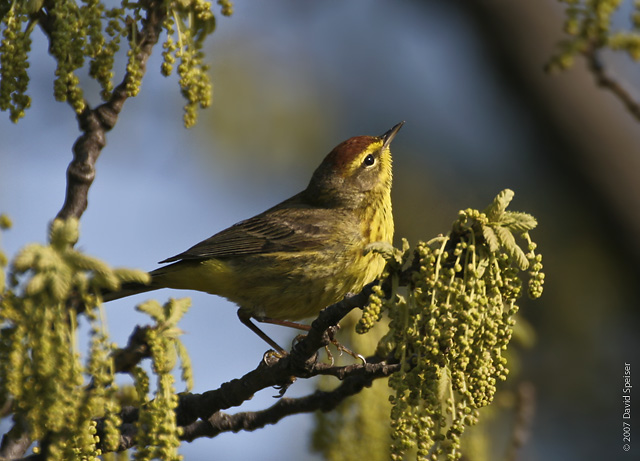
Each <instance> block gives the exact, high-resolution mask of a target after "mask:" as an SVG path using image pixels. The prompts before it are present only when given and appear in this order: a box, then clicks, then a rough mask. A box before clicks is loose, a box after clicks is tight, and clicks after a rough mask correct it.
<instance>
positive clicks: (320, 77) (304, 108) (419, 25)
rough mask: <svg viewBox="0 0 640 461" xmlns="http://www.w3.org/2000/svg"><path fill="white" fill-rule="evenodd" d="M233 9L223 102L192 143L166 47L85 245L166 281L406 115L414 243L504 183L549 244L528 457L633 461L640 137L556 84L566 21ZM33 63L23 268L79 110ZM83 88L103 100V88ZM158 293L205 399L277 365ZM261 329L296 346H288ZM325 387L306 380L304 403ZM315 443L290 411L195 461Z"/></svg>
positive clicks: (17, 194) (473, 12)
mask: <svg viewBox="0 0 640 461" xmlns="http://www.w3.org/2000/svg"><path fill="white" fill-rule="evenodd" d="M631 3H632V2H630V1H627V2H626V4H625V5H627V4H628V5H631ZM234 5H235V6H234V15H233V16H232V17H231V18H224V17H221V16H219V19H218V30H217V31H216V32H215V33H214V34H213V36H212V38H211V39H210V40H209V44H210V46H209V48H208V50H207V52H208V59H209V62H210V63H211V73H212V79H213V83H214V99H213V106H212V107H211V108H210V109H208V110H207V111H205V112H203V113H201V116H200V121H199V123H198V125H197V126H196V127H195V128H193V129H192V130H189V131H187V130H185V129H184V128H183V127H182V110H181V107H182V104H183V102H182V100H181V97H180V95H179V91H178V86H177V81H176V78H175V76H174V77H171V78H169V79H165V78H163V77H161V76H160V74H159V72H158V70H159V67H160V59H159V50H158V49H156V50H155V51H156V54H155V55H154V56H153V57H152V59H151V61H150V63H149V72H148V74H147V76H146V77H145V79H144V81H143V86H142V91H141V93H140V96H139V97H137V98H135V99H131V100H129V101H127V102H126V104H125V106H124V110H123V112H122V115H121V116H120V119H119V122H118V124H117V126H116V128H115V129H114V130H113V131H112V132H110V133H109V134H108V138H107V140H108V144H107V147H106V148H105V149H104V151H103V153H102V156H101V157H100V159H99V161H98V164H97V177H96V180H95V182H94V184H93V186H92V188H91V191H90V195H89V199H90V203H89V208H88V210H87V212H86V213H85V214H84V216H83V218H82V227H81V231H82V233H81V239H80V241H79V243H78V246H79V248H81V249H82V250H84V251H86V252H87V253H89V254H91V255H93V256H97V257H99V258H102V259H104V260H105V261H107V262H108V263H109V264H111V265H114V266H129V267H137V268H143V269H148V270H151V269H153V268H155V267H156V262H157V261H160V260H162V259H164V258H166V257H169V256H172V255H174V254H176V253H179V252H181V251H183V250H185V249H186V248H188V247H190V246H191V245H192V244H194V243H197V242H199V241H200V240H202V239H204V238H207V237H209V236H210V235H212V234H214V233H216V232H218V231H220V230H222V229H224V228H226V227H228V226H229V225H231V224H233V223H235V222H237V221H239V220H241V219H244V218H247V217H250V216H252V215H254V214H256V213H258V212H261V211H263V210H264V209H266V208H268V207H269V206H271V205H273V204H275V203H277V202H279V201H281V200H283V199H285V198H288V197H289V196H291V195H293V194H294V193H296V192H298V191H300V190H302V189H303V188H304V187H306V185H307V182H308V180H309V178H310V177H311V173H312V172H313V170H314V168H315V167H316V166H317V165H318V164H319V163H320V161H321V160H322V158H323V157H324V155H325V154H326V153H328V152H329V150H331V149H332V148H333V147H334V146H335V145H336V144H338V143H339V142H341V141H342V140H344V139H347V138H349V137H351V136H355V135H363V134H368V135H379V134H382V133H383V132H385V131H386V130H387V129H389V128H390V127H391V126H393V125H394V124H395V123H397V122H399V121H400V120H406V125H405V126H404V127H403V129H402V131H401V132H400V134H399V136H398V137H397V138H396V140H395V141H394V144H393V152H394V162H395V163H394V189H393V201H394V214H395V219H396V235H397V238H398V240H397V241H396V244H398V243H399V239H400V238H401V237H406V238H408V239H409V241H410V242H411V243H415V242H416V241H417V240H418V239H424V240H427V239H429V238H431V237H433V236H435V235H437V234H438V233H441V232H447V231H448V230H449V228H450V224H451V223H452V221H453V220H454V219H455V217H456V215H457V212H458V210H459V209H462V208H467V207H473V208H484V206H486V205H487V204H488V203H489V202H490V201H491V199H492V198H493V197H494V196H495V195H496V194H497V193H498V192H499V191H500V190H502V189H504V188H506V187H509V188H511V189H513V190H514V191H515V193H516V196H515V199H514V201H513V202H512V204H511V209H513V210H520V211H527V212H529V213H531V214H533V215H534V216H536V217H537V218H538V221H539V227H538V229H536V230H535V231H534V232H533V233H532V236H533V239H534V240H535V241H537V242H538V243H539V247H538V248H539V251H540V252H541V253H542V254H543V255H544V263H545V272H546V275H547V278H546V286H545V292H544V295H543V297H542V298H541V299H540V300H538V301H536V302H529V301H528V300H523V302H522V303H521V307H522V310H521V312H522V316H523V317H524V318H525V319H526V321H528V322H530V323H531V325H532V326H533V327H534V329H535V332H536V338H537V339H536V343H535V345H534V346H533V348H531V349H527V350H523V351H522V352H521V358H522V361H521V363H520V371H519V374H518V379H519V380H529V381H531V382H532V383H533V384H534V385H535V388H536V395H537V399H536V402H535V403H536V407H535V412H536V414H535V420H534V422H533V426H532V430H531V438H530V440H529V441H528V443H527V445H526V446H525V448H524V450H523V453H522V457H521V459H523V460H590V459H603V458H604V457H607V459H632V457H633V455H632V454H631V453H633V451H634V450H635V451H636V452H637V451H638V449H640V447H639V446H635V445H637V443H634V444H633V445H632V451H631V453H624V452H623V451H622V448H621V447H622V398H621V395H622V393H621V389H622V382H623V381H622V374H623V369H624V363H625V362H627V363H631V364H632V370H633V372H632V375H633V376H634V377H635V375H636V374H637V373H636V371H635V370H637V368H636V367H638V364H640V361H638V360H637V358H638V351H639V350H640V347H639V346H640V340H639V336H638V320H639V314H638V304H639V303H638V300H637V297H636V293H637V291H638V287H639V286H640V284H639V282H640V268H639V267H640V266H639V265H638V260H639V256H640V239H638V236H639V235H640V185H639V181H638V175H639V174H640V124H639V123H638V121H636V120H634V119H633V118H632V117H631V116H630V115H629V113H627V112H626V111H625V109H624V107H623V105H622V104H621V103H620V102H619V101H618V100H616V99H615V98H614V97H613V96H612V95H611V94H610V93H608V92H606V91H605V90H602V89H600V88H598V87H597V86H596V84H595V82H594V79H593V76H592V75H591V74H590V73H589V72H588V70H587V69H586V66H585V63H584V62H583V61H581V60H578V61H577V63H576V65H575V67H574V68H573V69H572V70H570V71H568V72H565V73H562V74H560V75H556V76H549V75H546V74H545V73H544V72H543V70H542V69H543V66H544V64H545V63H546V62H547V60H548V59H549V57H550V56H551V54H552V53H553V52H554V50H555V45H556V43H557V42H558V41H559V40H560V39H561V38H562V32H561V30H562V18H563V11H562V8H561V5H560V4H558V3H557V2H555V1H552V0H539V1H536V2H510V1H506V0H493V1H490V0H486V1H475V2H463V1H450V0H449V1H443V0H439V1H435V0H432V1H429V0H425V1H408V0H407V1H403V2H392V1H382V0H379V1H377V2H340V3H338V2H300V1H293V0H286V1H285V0H271V1H270V2H249V1H247V0H236V1H235V2H234ZM623 13H624V11H623ZM627 13H628V8H627ZM619 16H620V18H619V24H616V25H617V27H618V28H628V27H629V24H628V19H627V18H628V14H627V15H625V14H620V15H619ZM33 48H34V49H33V52H32V54H31V69H30V70H31V78H32V81H31V91H30V93H31V96H32V98H33V104H32V108H31V109H30V110H29V111H28V112H27V116H26V118H25V119H23V120H22V121H20V122H19V123H18V124H17V125H13V124H12V123H11V122H9V120H8V115H7V114H2V116H1V117H0V139H1V141H0V212H4V213H7V214H9V215H10V216H11V218H12V219H13V221H14V227H13V229H12V230H10V231H8V232H5V233H3V234H2V236H1V241H0V244H1V245H2V247H3V248H4V250H5V251H6V252H7V253H8V254H9V255H10V256H13V255H15V253H16V252H17V251H18V250H19V248H21V247H22V246H24V245H25V244H27V243H29V242H33V241H38V242H44V241H45V240H46V233H47V225H48V223H49V221H50V220H51V219H52V218H53V217H54V216H55V214H56V213H57V211H58V210H59V209H60V207H61V206H62V203H63V198H64V190H65V170H66V167H67V164H68V163H69V161H70V159H71V146H72V145H73V142H74V141H75V139H76V138H77V136H78V129H77V126H76V122H75V118H74V116H73V114H72V113H71V110H70V109H69V107H68V106H66V105H64V104H61V103H56V102H55V101H54V100H53V97H52V83H51V81H52V75H53V71H54V65H53V60H52V59H51V58H50V57H49V56H48V55H47V52H46V43H45V42H44V41H43V40H42V37H41V34H39V33H35V34H34V44H33ZM602 57H603V62H604V63H605V65H606V67H607V70H608V71H609V72H611V73H612V74H614V75H615V76H616V77H617V78H619V79H620V81H621V82H622V83H623V84H624V85H626V86H627V87H628V88H629V89H630V90H631V91H632V94H634V95H635V96H636V97H637V98H640V92H639V91H638V89H640V66H638V65H637V64H633V63H632V62H631V61H629V60H628V59H627V58H626V57H624V56H622V55H618V54H615V53H605V54H604V55H603V56H602ZM119 68H120V69H121V68H123V66H122V65H121V66H120V67H119ZM120 78H121V75H117V81H119V79H120ZM87 88H89V89H88V90H87V91H86V96H87V97H88V98H89V99H90V100H91V101H92V102H93V103H96V102H97V99H96V97H95V94H97V91H94V92H93V93H92V90H94V89H95V87H94V86H92V85H91V82H87ZM155 296H156V297H157V298H158V299H160V300H163V299H166V298H167V297H168V296H178V297H180V296H192V299H193V307H192V309H191V311H190V312H189V313H188V314H187V315H186V317H185V318H184V319H183V321H182V323H181V326H182V328H183V329H184V330H185V332H186V333H185V335H184V337H183V341H184V342H185V344H186V345H187V347H188V349H189V351H190V353H191V357H192V360H193V365H194V370H195V382H196V388H195V389H194V391H195V392H203V391H206V390H209V389H213V388H216V387H218V386H219V385H220V384H221V383H222V382H225V381H228V380H230V379H233V378H236V377H239V376H241V375H243V374H244V373H246V372H248V371H250V370H251V369H253V368H254V367H255V366H256V365H257V364H258V362H259V361H260V360H261V358H262V354H263V352H264V351H265V350H266V347H265V345H264V344H263V343H262V342H261V340H260V339H259V338H257V336H255V335H254V334H253V333H251V332H250V331H249V330H248V329H247V328H245V327H244V326H242V325H241V324H240V323H239V322H238V320H237V318H236V313H235V311H236V307H235V306H233V305H231V304H230V303H228V302H226V301H225V300H223V299H220V298H217V297H214V296H208V295H202V294H192V293H186V292H182V293H181V292H170V291H168V290H165V291H162V292H158V293H157V295H155ZM144 299H146V297H145V296H139V297H138V298H136V299H134V300H122V301H120V302H118V303H112V305H108V309H107V312H108V316H109V322H110V324H109V328H110V331H111V334H112V336H113V338H114V340H116V341H117V342H119V343H121V344H123V343H125V342H126V339H127V337H128V335H129V334H130V333H131V331H132V329H133V326H134V325H135V324H137V323H147V319H146V318H145V317H144V316H142V315H139V314H137V313H135V312H134V311H133V308H132V306H133V305H134V303H135V302H139V301H142V300H144ZM265 329H266V330H267V331H268V333H269V334H270V335H271V336H272V337H273V338H274V339H275V340H276V341H278V342H280V343H283V344H286V343H288V341H290V338H291V336H290V332H288V331H282V329H281V328H278V327H273V328H269V327H266V328H265ZM312 386H313V384H312V383H304V382H297V383H296V384H295V385H294V386H292V388H291V389H290V390H289V392H288V394H287V395H289V396H298V395H305V394H306V393H308V392H310V391H311V389H312ZM179 390H182V388H180V387H179ZM272 395H275V391H274V392H270V391H269V390H267V391H263V392H262V393H260V394H258V395H256V396H255V398H254V399H253V400H252V401H251V402H249V403H248V405H246V407H243V410H251V409H261V408H264V407H265V406H268V405H271V404H273V403H274V399H273V398H272ZM634 426H635V425H634ZM312 428H313V417H312V416H294V417H290V418H288V419H285V420H284V421H282V422H281V423H279V424H277V425H276V426H272V427H267V428H264V429H261V430H259V431H256V432H254V433H239V434H225V435H222V436H219V437H217V438H215V439H212V440H209V439H201V440H197V441H195V442H193V443H191V444H185V445H184V446H183V447H182V449H181V452H182V453H183V454H184V455H185V459H187V460H198V459H210V455H211V453H215V456H216V458H218V459H225V460H245V459H262V460H282V459H310V460H313V459H320V458H319V455H317V454H314V453H312V452H310V449H309V444H310V442H309V440H310V433H311V431H312ZM634 429H637V428H635V427H634ZM636 432H637V430H634V431H633V433H634V436H635V437H634V440H635V439H637V434H636Z"/></svg>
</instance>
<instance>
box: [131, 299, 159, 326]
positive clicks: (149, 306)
mask: <svg viewBox="0 0 640 461" xmlns="http://www.w3.org/2000/svg"><path fill="white" fill-rule="evenodd" d="M136 310H137V311H138V312H144V313H145V314H148V315H150V316H151V317H152V318H153V319H154V320H155V321H156V322H162V321H163V320H164V309H163V308H162V306H161V305H160V303H159V302H158V301H156V300H155V299H150V300H149V301H145V302H143V303H141V304H138V305H137V306H136Z"/></svg>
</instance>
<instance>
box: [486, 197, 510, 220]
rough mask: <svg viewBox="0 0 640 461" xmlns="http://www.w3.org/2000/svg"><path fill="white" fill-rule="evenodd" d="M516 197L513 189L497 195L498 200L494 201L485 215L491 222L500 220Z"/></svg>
mask: <svg viewBox="0 0 640 461" xmlns="http://www.w3.org/2000/svg"><path fill="white" fill-rule="evenodd" d="M514 195H515V194H514V193H513V191H512V190H511V189H505V190H503V191H502V192H500V193H499V194H498V195H496V198H494V199H493V202H492V203H491V205H489V206H488V207H487V208H486V209H485V210H484V214H486V215H487V217H488V218H489V222H495V221H498V220H499V218H500V216H501V215H502V213H504V211H505V210H506V209H507V207H508V206H509V203H511V200H512V199H513V196H514Z"/></svg>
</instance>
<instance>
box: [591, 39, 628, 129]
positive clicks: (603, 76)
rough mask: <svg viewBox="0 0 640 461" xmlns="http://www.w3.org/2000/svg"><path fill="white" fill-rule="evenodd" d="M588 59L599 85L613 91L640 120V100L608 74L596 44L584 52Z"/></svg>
mask: <svg viewBox="0 0 640 461" xmlns="http://www.w3.org/2000/svg"><path fill="white" fill-rule="evenodd" d="M584 56H585V58H586V59H587V65H588V67H589V70H590V71H591V73H592V74H593V76H594V78H595V80H596V83H597V84H598V86H601V87H603V88H606V89H608V90H609V91H611V92H612V93H613V94H614V95H615V96H616V97H617V98H618V99H619V100H620V101H622V103H623V104H624V106H625V107H626V108H627V110H628V111H629V113H630V114H631V115H632V116H633V117H634V118H635V119H636V120H638V121H640V102H638V101H636V100H635V99H634V98H633V97H632V96H631V94H630V93H629V91H627V89H626V88H624V87H623V86H622V85H621V84H620V83H619V82H618V81H617V80H616V79H614V78H613V77H611V76H610V75H608V74H607V72H606V70H605V68H604V65H603V64H602V62H601V61H600V59H599V58H598V54H597V49H596V47H595V46H592V47H590V48H589V49H588V50H587V51H585V52H584Z"/></svg>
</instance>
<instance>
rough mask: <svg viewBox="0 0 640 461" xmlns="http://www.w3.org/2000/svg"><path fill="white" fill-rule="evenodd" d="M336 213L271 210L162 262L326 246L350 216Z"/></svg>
mask: <svg viewBox="0 0 640 461" xmlns="http://www.w3.org/2000/svg"><path fill="white" fill-rule="evenodd" d="M336 213H337V214H341V213H340V212H339V211H338V210H327V209H318V208H304V207H303V208H297V207H296V208H288V207H287V208H281V209H272V210H268V211H266V212H264V213H262V214H259V215H257V216H254V217H253V218H249V219H247V220H245V221H241V222H239V223H237V224H235V225H233V226H231V227H229V228H228V229H225V230H223V231H221V232H219V233H217V234H215V235H214V236H212V237H210V238H208V239H206V240H203V241H202V242H200V243H198V244H196V245H194V246H193V247H191V248H189V249H188V250H187V251H185V252H183V253H180V254H178V255H176V256H173V257H171V258H168V259H165V260H164V261H161V263H168V262H173V261H179V260H184V259H191V260H193V259H208V258H227V257H233V256H240V255H250V254H261V253H262V254H264V253H274V252H293V251H301V250H314V249H318V248H322V247H326V246H327V244H328V242H331V241H334V242H335V239H336V238H339V236H338V235H336V232H335V226H336V223H337V222H340V223H341V224H344V221H345V220H347V219H349V216H348V215H346V214H345V216H344V217H340V216H338V217H337V216H336ZM327 214H330V215H331V218H332V219H327V217H328V215H327ZM336 217H337V218H338V219H336ZM342 227H343V226H341V228H342ZM351 229H353V227H351ZM356 229H357V227H356ZM335 243H337V242H335Z"/></svg>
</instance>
